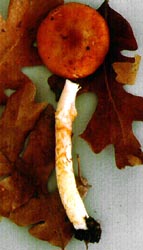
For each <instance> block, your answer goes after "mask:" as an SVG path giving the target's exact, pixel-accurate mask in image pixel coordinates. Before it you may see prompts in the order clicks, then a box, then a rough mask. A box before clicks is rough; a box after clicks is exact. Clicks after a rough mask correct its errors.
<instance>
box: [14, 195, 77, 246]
mask: <svg viewBox="0 0 143 250" xmlns="http://www.w3.org/2000/svg"><path fill="white" fill-rule="evenodd" d="M10 218H11V220H12V221H14V222H15V223H16V224H18V225H20V226H27V225H28V226H30V225H31V227H30V229H29V232H30V233H31V234H32V235H33V236H34V237H36V238H39V239H41V240H45V241H48V242H50V243H51V244H53V245H55V246H59V247H61V248H62V249H64V247H65V246H66V245H67V243H68V242H69V240H70V239H71V237H72V235H73V226H72V224H71V223H70V222H69V220H68V218H67V215H66V213H65V210H64V208H63V206H62V203H61V199H60V196H59V194H58V191H55V192H54V193H51V194H50V193H49V194H48V195H47V196H40V197H38V198H33V199H31V200H30V201H29V202H28V203H27V204H25V205H24V206H22V207H21V208H19V209H17V210H15V212H13V213H12V214H11V217H10Z"/></svg>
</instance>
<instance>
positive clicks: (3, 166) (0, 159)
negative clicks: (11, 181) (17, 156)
mask: <svg viewBox="0 0 143 250" xmlns="http://www.w3.org/2000/svg"><path fill="white" fill-rule="evenodd" d="M11 171H12V166H11V164H10V162H9V160H8V159H7V158H6V156H5V155H3V153H2V152H0V177H1V176H6V175H9V174H10V173H11Z"/></svg>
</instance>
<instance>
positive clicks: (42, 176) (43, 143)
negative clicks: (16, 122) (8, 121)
mask: <svg viewBox="0 0 143 250" xmlns="http://www.w3.org/2000/svg"><path fill="white" fill-rule="evenodd" d="M17 168H19V169H22V172H23V174H24V175H25V174H26V173H28V175H29V176H31V177H32V178H33V180H34V182H35V183H36V185H38V186H39V187H40V188H41V189H42V191H43V192H47V181H48V177H49V175H50V174H51V172H52V170H53V169H54V168H55V111H54V108H53V107H52V106H51V105H48V106H47V108H46V110H45V111H44V112H42V114H41V116H40V118H39V120H38V122H37V124H36V126H35V128H34V130H33V131H32V132H31V134H30V136H29V140H28V143H27V147H26V149H25V151H24V153H23V156H22V162H21V163H20V162H19V161H18V162H17Z"/></svg>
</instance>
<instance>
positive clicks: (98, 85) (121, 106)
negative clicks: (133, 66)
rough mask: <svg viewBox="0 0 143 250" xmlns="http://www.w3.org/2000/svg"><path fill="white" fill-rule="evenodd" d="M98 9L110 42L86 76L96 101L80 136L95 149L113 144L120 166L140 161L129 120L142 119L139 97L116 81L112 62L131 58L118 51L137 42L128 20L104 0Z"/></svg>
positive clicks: (132, 47) (133, 47)
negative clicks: (101, 60)
mask: <svg viewBox="0 0 143 250" xmlns="http://www.w3.org/2000/svg"><path fill="white" fill-rule="evenodd" d="M99 12H100V13H101V14H102V15H104V16H105V17H106V19H107V22H108V25H109V29H110V34H111V44H110V50H109V53H108V55H107V57H106V59H105V62H104V65H102V66H101V67H100V69H99V70H98V71H97V72H95V74H94V75H93V76H92V77H91V78H92V79H91V78H90V79H86V81H87V85H88V86H86V87H87V88H88V91H92V92H94V93H95V94H96V95H97V97H98V105H97V108H96V111H95V113H94V114H93V117H92V119H91V120H90V122H89V124H88V126H87V128H86V130H85V131H84V133H83V134H82V135H81V136H82V138H84V139H85V140H86V141H87V142H88V143H89V144H90V145H91V147H92V149H93V151H94V152H95V153H99V152H100V151H101V150H102V149H104V148H105V147H106V146H107V145H109V144H113V145H114V147H115V156H116V164H117V167H118V168H124V167H125V166H127V165H129V166H134V165H138V164H141V163H142V162H143V153H142V151H141V145H140V143H139V142H138V140H137V138H136V137H135V135H134V134H133V131H132V122H133V121H141V120H143V112H142V110H143V98H142V97H138V96H134V95H132V94H129V93H127V92H126V91H125V90H124V88H123V86H121V85H120V84H119V83H118V82H117V81H116V73H115V72H114V70H113V68H112V64H113V63H114V62H134V58H128V57H125V56H123V55H122V54H121V51H122V50H136V49H137V43H136V40H135V37H134V34H133V31H132V29H131V26H130V25H129V23H128V22H127V21H126V20H125V19H124V18H123V17H122V16H121V15H120V14H119V13H117V12H115V11H114V10H113V9H111V8H110V6H109V5H108V4H107V3H106V2H105V3H104V4H103V5H102V6H101V7H100V8H99ZM83 82H84V81H83ZM125 84H126V83H125ZM86 87H85V88H86ZM83 88H84V87H83Z"/></svg>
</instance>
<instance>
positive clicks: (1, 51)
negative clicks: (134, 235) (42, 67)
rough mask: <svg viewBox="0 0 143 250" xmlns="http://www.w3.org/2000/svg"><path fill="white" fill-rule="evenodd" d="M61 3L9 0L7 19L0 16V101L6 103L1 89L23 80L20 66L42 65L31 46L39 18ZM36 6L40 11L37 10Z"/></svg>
mask: <svg viewBox="0 0 143 250" xmlns="http://www.w3.org/2000/svg"><path fill="white" fill-rule="evenodd" d="M62 3H63V0H47V1H45V0H39V1H38V3H37V0H31V1H29V0H24V1H21V0H11V1H10V4H9V9H8V18H7V20H4V19H3V18H2V17H1V16H0V44H1V46H0V59H1V60H0V102H1V103H4V102H5V101H6V99H7V98H6V95H5V93H4V90H5V89H6V88H11V89H16V88H17V87H18V86H20V85H21V84H22V83H24V82H25V81H27V76H26V75H24V74H23V73H22V71H21V69H22V67H25V66H34V65H39V64H42V63H41V60H40V58H39V55H38V52H37V48H36V47H35V46H34V42H35V41H36V32H37V28H38V25H39V23H40V22H41V19H42V18H44V17H45V15H46V14H47V13H48V11H50V10H51V9H52V8H54V7H56V6H57V5H59V4H62ZM39 6H40V8H39Z"/></svg>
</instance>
